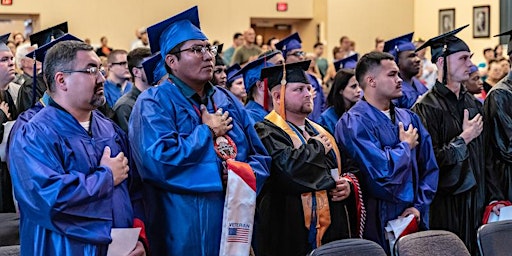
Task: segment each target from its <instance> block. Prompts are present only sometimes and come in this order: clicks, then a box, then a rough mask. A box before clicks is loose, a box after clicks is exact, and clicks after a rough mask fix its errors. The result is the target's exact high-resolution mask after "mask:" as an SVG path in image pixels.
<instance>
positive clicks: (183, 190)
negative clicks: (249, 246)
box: [129, 7, 270, 255]
mask: <svg viewBox="0 0 512 256" xmlns="http://www.w3.org/2000/svg"><path fill="white" fill-rule="evenodd" d="M147 31H148V36H149V41H150V45H151V50H152V51H154V52H157V51H160V52H161V54H162V59H163V61H164V62H165V68H166V69H167V71H168V72H169V79H168V80H166V81H165V82H163V83H162V84H160V85H159V86H158V87H154V88H150V89H148V90H146V91H144V92H143V93H141V95H140V96H139V98H138V100H137V102H136V103H135V106H134V109H133V111H132V116H131V118H130V127H129V137H130V143H131V145H132V148H133V151H134V158H135V161H136V163H137V167H138V170H139V172H140V175H141V177H142V179H143V182H144V183H145V185H144V188H145V192H146V193H145V204H146V206H147V208H146V209H147V219H148V223H147V232H148V239H149V240H150V251H151V253H152V254H154V255H218V254H219V248H220V241H221V231H222V227H221V226H222V219H223V208H224V198H225V186H223V183H224V182H225V176H224V175H223V174H224V173H225V171H226V170H225V168H224V167H223V164H224V162H223V161H222V159H221V158H220V157H219V156H218V154H217V153H216V151H217V150H216V149H219V151H220V148H214V143H213V140H214V139H216V138H220V137H224V138H226V141H228V142H229V143H228V144H229V146H227V147H226V148H231V149H233V150H232V152H235V151H238V152H237V153H236V157H235V160H237V161H240V162H245V163H248V164H249V165H250V167H251V168H252V170H253V171H254V173H255V175H256V183H257V187H258V191H259V189H260V188H261V186H262V184H263V182H264V181H265V178H266V177H267V176H268V169H269V161H270V158H269V157H268V156H267V153H266V151H265V148H264V147H263V145H262V144H261V142H260V140H259V138H258V136H257V134H256V131H255V130H254V128H253V125H254V124H253V122H252V121H251V119H250V117H249V115H248V114H247V112H246V111H245V109H244V108H243V106H242V104H241V103H240V101H239V100H238V99H237V98H235V96H234V95H232V94H231V93H229V92H228V91H227V90H225V89H223V88H220V87H218V86H214V85H212V84H211V83H210V82H209V81H210V80H211V78H212V73H213V67H214V63H213V58H214V56H215V54H216V49H215V48H214V47H213V46H211V45H210V43H209V42H208V39H207V37H206V36H205V35H204V34H203V33H202V32H201V30H200V28H199V17H198V9H197V7H193V8H191V9H189V10H187V11H185V12H183V13H180V14H178V15H176V16H173V17H171V18H169V19H167V20H165V21H163V22H160V23H158V24H156V25H153V26H151V27H148V29H147ZM233 144H234V145H236V149H234V148H233V146H234V145H233Z"/></svg>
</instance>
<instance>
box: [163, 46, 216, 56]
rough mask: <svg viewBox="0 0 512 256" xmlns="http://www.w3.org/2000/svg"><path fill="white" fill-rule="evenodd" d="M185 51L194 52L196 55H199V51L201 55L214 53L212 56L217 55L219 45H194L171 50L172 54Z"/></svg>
mask: <svg viewBox="0 0 512 256" xmlns="http://www.w3.org/2000/svg"><path fill="white" fill-rule="evenodd" d="M185 51H189V52H193V53H194V54H195V55H197V56H199V53H201V56H203V55H204V54H205V53H207V52H208V53H209V54H210V55H212V57H215V56H217V46H216V45H206V46H204V45H194V46H192V47H190V48H187V49H182V50H179V51H177V52H171V53H170V54H177V53H180V52H185Z"/></svg>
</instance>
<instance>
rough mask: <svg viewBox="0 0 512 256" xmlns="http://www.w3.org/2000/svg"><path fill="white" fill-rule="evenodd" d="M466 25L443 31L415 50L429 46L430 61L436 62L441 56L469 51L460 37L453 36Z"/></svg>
mask: <svg viewBox="0 0 512 256" xmlns="http://www.w3.org/2000/svg"><path fill="white" fill-rule="evenodd" d="M468 26H469V24H468V25H465V26H462V27H460V28H457V29H454V30H452V31H450V32H447V33H444V34H442V35H440V36H436V37H434V38H431V39H429V40H428V41H427V42H425V43H424V44H423V45H422V46H420V47H418V49H416V51H419V50H421V49H423V48H425V47H428V46H430V51H431V53H432V63H436V62H437V59H438V58H439V57H442V56H448V55H451V54H454V53H456V52H461V51H468V52H470V51H471V50H469V46H468V45H467V44H466V43H465V42H464V41H462V40H461V39H460V38H458V37H456V36H455V34H457V33H459V32H460V31H461V30H463V29H465V28H466V27H468Z"/></svg>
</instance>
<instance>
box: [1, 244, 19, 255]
mask: <svg viewBox="0 0 512 256" xmlns="http://www.w3.org/2000/svg"><path fill="white" fill-rule="evenodd" d="M19 255H20V246H19V245H11V246H0V256H19Z"/></svg>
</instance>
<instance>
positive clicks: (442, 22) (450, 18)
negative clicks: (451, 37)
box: [439, 9, 455, 35]
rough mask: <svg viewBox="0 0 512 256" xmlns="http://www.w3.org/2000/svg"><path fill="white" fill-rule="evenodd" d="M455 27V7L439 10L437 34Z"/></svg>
mask: <svg viewBox="0 0 512 256" xmlns="http://www.w3.org/2000/svg"><path fill="white" fill-rule="evenodd" d="M454 29H455V9H441V10H439V35H441V34H444V33H446V32H450V31H452V30H454Z"/></svg>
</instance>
